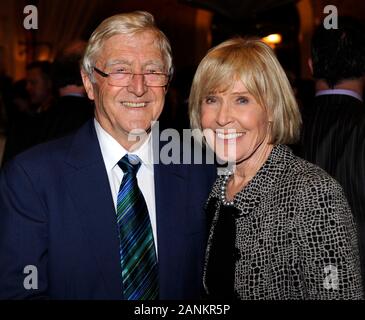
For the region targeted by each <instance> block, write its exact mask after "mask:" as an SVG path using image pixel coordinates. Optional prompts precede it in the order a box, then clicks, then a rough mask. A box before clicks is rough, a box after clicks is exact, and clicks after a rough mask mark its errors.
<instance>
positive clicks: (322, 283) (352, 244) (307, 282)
mask: <svg viewBox="0 0 365 320" xmlns="http://www.w3.org/2000/svg"><path fill="white" fill-rule="evenodd" d="M297 200H298V202H297V203H298V206H299V209H298V215H297V218H296V219H297V221H296V226H297V231H298V242H299V256H300V258H299V263H300V268H301V270H302V276H303V279H302V280H303V282H304V289H305V290H306V296H307V297H308V298H309V299H324V300H329V299H362V298H363V290H362V283H361V272H360V262H359V249H358V239H357V231H356V226H355V222H354V218H353V215H352V213H351V210H350V208H349V205H348V203H347V200H346V198H345V196H344V193H343V191H342V188H341V187H340V185H339V184H338V183H337V182H336V181H335V180H333V179H332V178H330V177H324V178H323V179H309V182H308V183H307V184H306V186H305V187H304V188H303V189H302V190H301V192H300V193H299V194H298V199H297Z"/></svg>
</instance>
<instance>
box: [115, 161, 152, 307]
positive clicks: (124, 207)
mask: <svg viewBox="0 0 365 320" xmlns="http://www.w3.org/2000/svg"><path fill="white" fill-rule="evenodd" d="M118 165H119V167H120V168H121V169H122V170H123V172H124V176H123V180H122V183H121V185H120V189H119V193H118V200H117V221H118V226H119V234H120V258H121V265H122V278H123V289H124V298H125V299H126V300H152V299H157V298H158V267H157V257H156V250H155V244H154V241H153V233H152V227H151V222H150V218H149V214H148V210H147V205H146V201H145V200H144V197H143V194H142V192H141V190H140V189H139V187H138V184H137V177H136V175H137V172H138V169H139V168H140V166H141V163H140V159H139V158H138V156H136V155H125V156H124V157H123V158H122V159H121V160H120V161H119V162H118Z"/></svg>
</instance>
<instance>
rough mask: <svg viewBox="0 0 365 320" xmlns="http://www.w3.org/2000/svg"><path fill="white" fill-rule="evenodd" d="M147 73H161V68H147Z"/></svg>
mask: <svg viewBox="0 0 365 320" xmlns="http://www.w3.org/2000/svg"><path fill="white" fill-rule="evenodd" d="M146 73H149V74H151V73H152V74H153V73H161V72H160V71H159V70H155V69H149V70H146Z"/></svg>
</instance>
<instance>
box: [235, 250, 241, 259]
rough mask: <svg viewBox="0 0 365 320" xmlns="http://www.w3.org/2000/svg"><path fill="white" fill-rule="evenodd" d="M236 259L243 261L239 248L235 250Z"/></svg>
mask: <svg viewBox="0 0 365 320" xmlns="http://www.w3.org/2000/svg"><path fill="white" fill-rule="evenodd" d="M233 256H234V259H235V260H236V261H238V260H240V259H241V251H240V250H239V249H238V248H234V253H233Z"/></svg>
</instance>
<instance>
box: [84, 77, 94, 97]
mask: <svg viewBox="0 0 365 320" xmlns="http://www.w3.org/2000/svg"><path fill="white" fill-rule="evenodd" d="M81 77H82V82H83V83H84V87H85V90H86V93H87V96H88V97H89V99H90V100H94V86H93V83H92V82H91V80H90V78H89V76H88V75H87V74H86V72H85V71H84V70H81Z"/></svg>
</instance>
